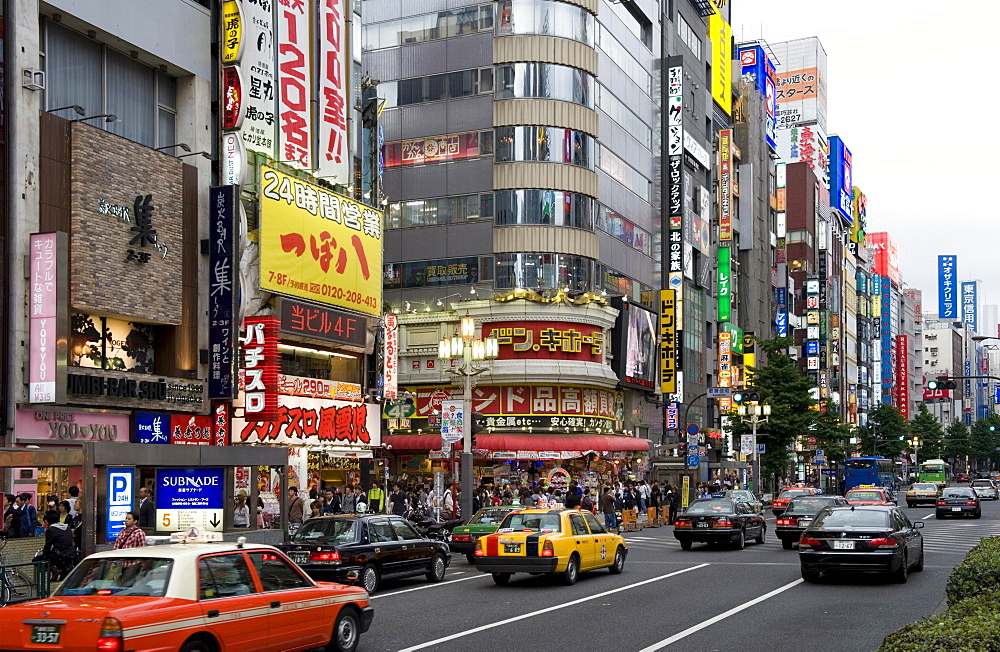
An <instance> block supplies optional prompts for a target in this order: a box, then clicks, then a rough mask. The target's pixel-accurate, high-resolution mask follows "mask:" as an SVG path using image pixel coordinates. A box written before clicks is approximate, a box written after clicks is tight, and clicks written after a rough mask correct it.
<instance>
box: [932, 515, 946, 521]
mask: <svg viewBox="0 0 1000 652" xmlns="http://www.w3.org/2000/svg"><path fill="white" fill-rule="evenodd" d="M934 518H936V519H938V520H940V519H943V518H944V514H935V515H934Z"/></svg>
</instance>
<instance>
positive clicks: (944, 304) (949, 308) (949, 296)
mask: <svg viewBox="0 0 1000 652" xmlns="http://www.w3.org/2000/svg"><path fill="white" fill-rule="evenodd" d="M957 275H958V256H938V319H958V301H957V300H956V296H955V285H956V280H957Z"/></svg>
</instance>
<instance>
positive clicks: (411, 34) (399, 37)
mask: <svg viewBox="0 0 1000 652" xmlns="http://www.w3.org/2000/svg"><path fill="white" fill-rule="evenodd" d="M489 29H493V3H487V4H480V5H475V6H472V7H462V8H459V9H449V10H445V11H438V12H435V13H431V14H422V15H420V16H411V17H408V18H400V19H398V20H389V21H385V22H382V23H371V24H369V25H365V26H364V27H363V31H362V35H363V36H362V39H363V43H364V46H363V47H364V49H365V50H379V49H382V48H392V47H396V46H399V45H410V44H412V43H425V42H427V41H436V40H439V39H444V38H451V37H453V36H465V35H466V34H478V33H479V32H481V31H484V30H489Z"/></svg>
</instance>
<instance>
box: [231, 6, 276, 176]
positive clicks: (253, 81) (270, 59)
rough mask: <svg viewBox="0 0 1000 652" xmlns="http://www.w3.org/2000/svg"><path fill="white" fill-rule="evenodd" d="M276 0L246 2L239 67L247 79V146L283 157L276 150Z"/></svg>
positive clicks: (242, 133) (242, 131) (243, 131)
mask: <svg viewBox="0 0 1000 652" xmlns="http://www.w3.org/2000/svg"><path fill="white" fill-rule="evenodd" d="M275 4H276V3H275V2H274V0H253V1H252V2H246V3H245V4H244V5H243V33H244V37H243V38H244V41H245V42H246V43H248V44H250V45H249V46H248V47H246V48H244V52H243V57H242V61H241V63H240V69H241V70H242V73H243V79H244V80H245V81H246V84H247V85H246V93H245V95H244V97H243V107H244V110H243V126H242V127H241V129H240V136H241V137H242V139H243V142H244V144H245V145H246V147H247V149H249V150H252V151H254V152H260V153H262V154H266V155H267V156H268V157H270V158H275V159H282V158H284V157H281V156H277V155H276V153H275V147H274V144H275V129H276V127H277V123H278V121H277V118H276V113H275V111H276V108H275V107H276V99H277V95H276V93H275V91H276V88H275V75H274V73H275V58H274V5H275Z"/></svg>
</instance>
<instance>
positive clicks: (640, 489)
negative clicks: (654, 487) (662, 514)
mask: <svg viewBox="0 0 1000 652" xmlns="http://www.w3.org/2000/svg"><path fill="white" fill-rule="evenodd" d="M635 501H636V503H637V504H638V506H639V513H640V514H641V513H644V512H645V511H646V505H647V504H648V502H649V486H648V485H646V481H645V480H639V484H638V485H636V487H635Z"/></svg>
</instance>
